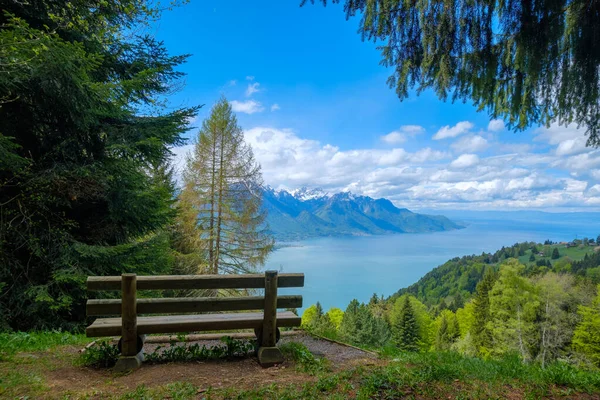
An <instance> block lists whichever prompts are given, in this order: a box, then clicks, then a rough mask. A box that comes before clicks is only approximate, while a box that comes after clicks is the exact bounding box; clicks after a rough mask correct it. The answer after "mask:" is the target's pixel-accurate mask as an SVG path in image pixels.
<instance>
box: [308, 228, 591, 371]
mask: <svg viewBox="0 0 600 400" xmlns="http://www.w3.org/2000/svg"><path fill="white" fill-rule="evenodd" d="M561 252H562V253H563V255H561ZM599 271H600V248H598V246H597V240H596V239H587V238H586V239H584V240H578V241H574V242H570V243H568V244H567V243H563V244H555V243H552V242H551V241H546V243H544V244H536V243H532V242H524V243H516V244H515V245H513V246H510V247H503V248H502V249H500V250H498V251H496V252H495V253H493V254H489V253H484V254H481V255H478V256H477V255H473V256H466V257H461V258H454V259H452V260H449V261H448V262H446V263H445V264H443V265H441V266H439V267H437V268H435V269H434V270H432V271H431V272H429V273H428V274H426V275H425V276H424V277H423V278H421V279H420V280H419V281H418V282H417V283H415V284H414V285H411V286H409V287H408V288H406V289H402V290H400V291H398V293H396V294H394V295H393V296H390V297H389V298H383V297H378V296H377V295H373V297H372V298H371V299H370V301H369V302H368V303H366V304H364V303H360V302H358V301H357V300H353V301H352V302H350V304H349V305H348V306H347V308H346V310H345V311H342V310H341V309H339V308H332V309H330V310H329V311H327V312H325V310H323V308H322V307H321V305H320V304H319V303H317V304H316V305H312V306H310V307H309V308H307V309H306V310H305V311H304V314H303V320H302V323H303V326H304V327H305V329H308V330H309V331H312V332H314V333H315V334H317V335H321V336H323V337H327V338H331V339H337V340H342V341H346V342H349V343H353V344H355V345H357V346H363V347H366V348H373V349H383V350H382V351H383V352H386V351H392V352H394V351H397V350H398V349H399V350H401V351H409V352H431V351H438V352H439V351H441V352H447V351H453V352H458V353H461V354H463V355H465V356H477V357H482V358H486V359H487V358H501V357H506V356H517V357H518V358H519V359H521V360H523V361H525V362H533V363H539V364H540V365H541V366H542V367H544V366H546V365H548V364H550V363H553V362H568V363H572V364H574V365H577V366H580V367H585V368H595V367H600V275H599V274H598V272H599Z"/></svg>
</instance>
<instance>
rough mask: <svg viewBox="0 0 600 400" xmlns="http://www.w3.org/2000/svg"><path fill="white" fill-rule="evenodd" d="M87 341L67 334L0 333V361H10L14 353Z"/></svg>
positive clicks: (53, 332)
mask: <svg viewBox="0 0 600 400" xmlns="http://www.w3.org/2000/svg"><path fill="white" fill-rule="evenodd" d="M87 342H89V339H88V338H86V337H85V336H84V335H74V334H72V333H68V332H60V331H51V332H14V333H0V361H6V360H10V359H11V358H12V357H13V356H14V355H15V354H16V353H20V352H33V351H47V350H51V349H53V348H55V347H56V346H63V345H84V344H85V343H87Z"/></svg>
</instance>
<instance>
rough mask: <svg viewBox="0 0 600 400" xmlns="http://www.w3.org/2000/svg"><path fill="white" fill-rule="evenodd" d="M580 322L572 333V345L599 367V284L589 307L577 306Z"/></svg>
mask: <svg viewBox="0 0 600 400" xmlns="http://www.w3.org/2000/svg"><path fill="white" fill-rule="evenodd" d="M578 312H579V315H580V316H581V323H580V324H579V325H577V328H576V329H575V332H574V334H573V347H574V348H575V349H576V350H577V351H580V352H581V353H583V354H584V355H585V356H586V357H587V358H588V359H589V360H590V361H591V362H592V363H594V364H595V365H596V366H597V367H600V285H599V286H598V295H597V296H596V298H595V299H594V302H593V303H592V305H591V306H590V307H587V306H583V305H581V306H579V310H578Z"/></svg>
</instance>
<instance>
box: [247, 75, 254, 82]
mask: <svg viewBox="0 0 600 400" xmlns="http://www.w3.org/2000/svg"><path fill="white" fill-rule="evenodd" d="M246 80H247V81H253V80H254V76H253V75H247V76H246Z"/></svg>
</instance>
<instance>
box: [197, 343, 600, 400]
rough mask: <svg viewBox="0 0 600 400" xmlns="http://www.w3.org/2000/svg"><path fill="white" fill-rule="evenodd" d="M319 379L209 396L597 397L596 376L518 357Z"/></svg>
mask: <svg viewBox="0 0 600 400" xmlns="http://www.w3.org/2000/svg"><path fill="white" fill-rule="evenodd" d="M317 378H318V379H317V380H316V381H315V382H309V383H306V384H304V385H290V386H287V387H279V386H275V385H269V386H265V387H262V388H259V389H252V390H236V389H229V390H225V391H215V392H210V393H212V394H213V395H215V396H216V397H217V398H231V399H263V398H265V399H314V398H324V399H337V398H339V399H344V398H358V399H369V398H383V399H388V398H389V399H395V398H401V397H405V396H406V397H407V398H412V397H419V398H420V397H433V398H445V397H447V396H449V395H451V397H453V398H454V396H456V397H457V398H461V397H462V398H481V399H487V398H505V397H508V396H509V395H516V396H518V397H521V396H523V397H526V398H539V397H543V396H554V395H558V396H563V395H570V394H571V395H572V394H573V393H581V392H584V393H591V394H598V393H600V374H598V371H583V370H580V369H577V368H575V367H573V366H570V365H568V364H565V363H555V364H552V365H550V366H548V367H547V368H545V369H542V368H541V367H540V366H539V365H535V364H524V363H522V362H521V361H520V360H519V358H518V357H516V356H510V357H505V358H503V359H501V360H482V359H478V358H471V357H463V356H461V355H460V354H458V353H452V352H449V353H426V354H419V353H398V354H396V357H395V358H394V359H393V361H391V362H390V364H389V365H387V366H381V367H375V368H370V369H369V368H365V367H359V368H355V369H353V370H350V371H344V372H342V373H338V374H332V373H327V372H321V373H319V374H318V375H317ZM210 393H209V394H210ZM207 398H211V397H210V396H207Z"/></svg>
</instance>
